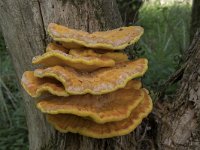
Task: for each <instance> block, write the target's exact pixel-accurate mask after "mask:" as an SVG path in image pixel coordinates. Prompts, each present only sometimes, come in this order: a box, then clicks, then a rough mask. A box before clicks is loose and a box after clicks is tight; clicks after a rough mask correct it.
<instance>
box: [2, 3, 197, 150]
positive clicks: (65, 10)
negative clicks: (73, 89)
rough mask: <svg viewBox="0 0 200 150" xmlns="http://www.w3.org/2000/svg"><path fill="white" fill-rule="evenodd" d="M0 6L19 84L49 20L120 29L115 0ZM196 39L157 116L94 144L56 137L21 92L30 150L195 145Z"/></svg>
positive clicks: (86, 27)
mask: <svg viewBox="0 0 200 150" xmlns="http://www.w3.org/2000/svg"><path fill="white" fill-rule="evenodd" d="M0 8H1V9H0V23H1V27H2V32H3V35H4V38H5V42H6V45H7V48H8V51H9V52H10V54H11V57H12V60H13V63H14V66H15V70H16V73H17V77H18V79H19V80H20V79H21V76H22V73H23V72H24V71H25V70H30V69H34V67H33V66H32V65H31V59H32V57H33V56H35V55H39V54H41V53H43V52H44V49H45V46H46V44H47V41H49V39H48V36H47V33H46V27H47V25H48V24H49V23H50V22H56V23H60V24H63V25H66V26H69V27H72V28H76V29H82V30H85V31H96V30H106V29H112V28H116V27H119V26H121V25H122V20H121V17H120V14H119V11H118V9H117V6H116V2H115V0H41V1H40V0H32V1H31V0H15V1H14V0H6V1H5V0H0ZM196 39H198V40H195V42H193V45H192V46H191V48H190V50H189V51H188V52H187V55H186V56H188V57H185V60H186V63H185V65H184V66H183V67H182V70H181V71H180V72H181V73H182V72H184V74H183V78H182V80H181V86H180V89H179V92H178V93H177V97H176V98H175V99H174V100H172V101H169V102H168V101H167V102H165V103H162V105H163V107H164V108H166V106H169V107H167V109H166V110H165V109H164V111H162V112H161V110H160V108H158V107H155V109H154V112H153V113H152V115H150V117H149V118H148V119H146V120H145V121H144V122H143V123H142V125H141V126H139V127H138V128H137V129H136V130H135V132H132V133H131V134H129V135H126V136H121V137H116V138H111V139H102V140H97V139H92V138H88V137H84V136H80V135H77V134H71V133H67V134H62V133H59V132H57V131H55V130H54V129H53V128H52V127H51V126H50V125H49V124H48V123H47V122H46V120H45V118H44V115H42V113H40V112H39V111H38V110H37V109H36V108H35V102H34V100H33V99H32V98H30V97H29V96H28V95H27V94H26V93H25V92H23V97H24V101H23V102H24V108H25V112H26V119H27V125H28V130H29V145H30V150H41V149H43V150H64V149H67V150H104V149H106V150H118V149H122V150H134V149H139V150H141V149H148V150H149V149H169V148H175V149H176V148H178V149H181V150H182V149H185V148H186V146H194V147H195V146H196V147H198V146H200V144H199V141H200V140H199V124H200V123H199V120H198V119H199V110H200V109H199V108H200V102H199V101H200V98H199V97H200V96H199V95H200V94H199V93H200V85H199V83H200V81H199V80H200V67H199V66H200V60H199V59H200V56H199V54H200V34H198V36H197V38H196ZM179 74H180V73H179ZM180 77H181V76H178V78H180ZM157 103H160V102H159V101H158V102H157ZM156 106H158V105H156ZM158 112H159V113H158ZM191 140H192V142H191ZM195 140H196V141H195ZM188 143H189V144H188ZM190 148H191V147H190ZM192 148H193V147H192Z"/></svg>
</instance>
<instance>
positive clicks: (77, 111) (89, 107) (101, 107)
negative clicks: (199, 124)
mask: <svg viewBox="0 0 200 150" xmlns="http://www.w3.org/2000/svg"><path fill="white" fill-rule="evenodd" d="M140 85H141V84H140V82H139V81H130V83H129V85H128V87H127V88H124V89H119V90H117V91H115V92H111V93H108V94H103V95H97V96H96V95H91V94H85V95H73V96H69V97H63V98H60V97H55V96H54V97H47V98H44V99H41V100H40V101H39V102H38V103H37V107H38V109H40V110H41V111H42V112H43V113H48V114H74V115H77V116H81V117H88V118H91V119H92V120H94V121H95V122H97V123H105V122H111V121H119V120H122V119H125V118H127V117H128V116H129V115H130V113H131V111H132V110H133V109H134V108H135V107H136V106H137V105H138V104H139V103H140V102H141V101H142V100H143V98H144V92H143V90H141V89H140V88H141V87H139V86H140ZM138 88H139V89H138ZM113 108H114V109H113Z"/></svg>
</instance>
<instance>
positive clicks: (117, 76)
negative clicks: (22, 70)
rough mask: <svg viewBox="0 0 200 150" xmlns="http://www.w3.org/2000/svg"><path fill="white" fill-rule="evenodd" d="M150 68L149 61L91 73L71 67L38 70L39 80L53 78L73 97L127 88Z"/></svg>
mask: <svg viewBox="0 0 200 150" xmlns="http://www.w3.org/2000/svg"><path fill="white" fill-rule="evenodd" d="M147 68H148V61H147V59H144V58H140V59H137V60H135V61H127V62H123V63H119V64H117V65H116V66H114V67H111V68H102V69H99V70H97V71H94V72H91V73H85V72H79V71H76V70H74V69H72V68H69V67H61V66H55V67H49V68H46V69H36V70H35V71H34V75H35V76H36V77H39V78H43V77H51V78H56V79H57V80H58V81H60V82H61V83H62V84H63V85H64V87H65V90H66V91H67V92H68V93H69V94H71V95H82V94H86V93H90V94H93V95H99V94H105V93H109V92H112V91H115V90H117V89H119V88H123V87H125V85H126V84H127V82H128V81H130V80H132V79H133V78H137V77H141V76H142V75H144V73H145V72H146V70H147Z"/></svg>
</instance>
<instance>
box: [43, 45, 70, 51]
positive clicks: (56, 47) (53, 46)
mask: <svg viewBox="0 0 200 150" xmlns="http://www.w3.org/2000/svg"><path fill="white" fill-rule="evenodd" d="M54 50H59V51H62V52H64V53H69V49H66V48H64V47H63V46H61V45H59V44H56V43H49V44H48V45H47V48H46V52H50V51H54Z"/></svg>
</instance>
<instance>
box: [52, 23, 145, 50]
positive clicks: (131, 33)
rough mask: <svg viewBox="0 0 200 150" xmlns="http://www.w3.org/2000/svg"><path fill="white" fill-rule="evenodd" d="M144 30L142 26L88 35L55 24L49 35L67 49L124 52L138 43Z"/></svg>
mask: <svg viewBox="0 0 200 150" xmlns="http://www.w3.org/2000/svg"><path fill="white" fill-rule="evenodd" d="M143 32H144V29H143V28H142V27H140V26H129V27H121V28H117V29H114V30H109V31H102V32H93V33H88V32H85V31H81V30H75V29H70V28H68V27H65V26H61V25H58V24H55V23H50V24H49V26H48V33H49V35H50V36H51V37H52V38H53V39H54V40H55V41H58V42H60V43H62V44H63V46H64V47H66V48H69V49H71V48H80V47H89V48H98V49H106V50H122V49H124V48H126V47H127V46H128V45H132V44H134V43H135V42H137V41H138V40H139V39H140V37H141V35H142V34H143Z"/></svg>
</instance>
